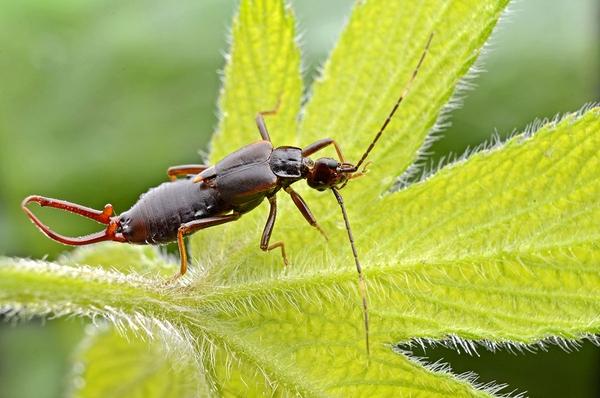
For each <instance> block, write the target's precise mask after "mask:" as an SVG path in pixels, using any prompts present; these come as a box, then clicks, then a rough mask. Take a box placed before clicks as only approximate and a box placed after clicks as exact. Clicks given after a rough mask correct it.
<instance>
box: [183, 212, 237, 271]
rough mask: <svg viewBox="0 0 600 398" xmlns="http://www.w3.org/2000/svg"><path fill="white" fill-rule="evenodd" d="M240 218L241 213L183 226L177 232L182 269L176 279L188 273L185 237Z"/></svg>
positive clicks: (196, 221)
mask: <svg viewBox="0 0 600 398" xmlns="http://www.w3.org/2000/svg"><path fill="white" fill-rule="evenodd" d="M240 217H241V214H240V213H231V214H226V215H224V216H215V217H208V218H201V219H199V220H194V221H190V222H188V223H185V224H181V226H180V227H179V229H178V230H177V245H178V246H179V257H180V258H181V267H180V269H179V274H178V275H176V277H180V276H182V275H184V274H185V273H186V272H187V252H186V250H185V242H184V240H183V237H184V236H185V235H189V234H192V233H194V232H196V231H199V230H201V229H205V228H209V227H213V226H215V225H220V224H225V223H228V222H231V221H235V220H237V219H238V218H240Z"/></svg>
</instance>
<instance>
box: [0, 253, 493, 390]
mask: <svg viewBox="0 0 600 398" xmlns="http://www.w3.org/2000/svg"><path fill="white" fill-rule="evenodd" d="M328 280H329V282H328ZM274 282H276V283H274V284H273V285H272V286H271V288H269V289H267V288H266V286H264V285H259V284H255V285H240V286H231V287H227V288H219V287H217V286H202V287H200V286H198V287H196V288H190V287H187V288H180V289H173V288H172V287H166V286H165V285H164V283H161V282H160V281H156V280H151V279H145V278H142V277H140V276H135V275H128V276H126V275H123V274H120V273H118V272H114V271H113V272H108V271H104V270H102V269H100V268H97V269H90V268H85V267H78V268H74V267H70V266H59V265H56V264H49V263H43V262H34V261H29V260H11V259H0V303H1V304H2V307H6V308H10V312H8V315H9V316H10V317H13V318H15V317H17V318H19V317H26V316H28V315H31V314H37V315H40V314H55V315H67V314H77V315H86V316H89V317H92V318H94V317H96V316H103V317H105V318H107V319H109V320H110V321H111V322H112V323H113V324H115V325H116V326H118V327H120V328H126V329H127V330H132V331H133V332H134V334H133V335H131V334H130V335H129V336H130V339H132V340H133V344H134V346H133V347H131V348H127V350H128V351H129V350H131V355H130V354H128V353H124V356H125V357H124V359H126V358H127V357H130V358H133V357H134V353H135V352H136V351H138V350H140V348H139V347H136V345H138V344H141V343H140V341H139V340H138V339H140V338H147V336H148V335H154V333H155V331H156V330H159V331H160V334H158V336H163V338H164V336H168V338H167V339H165V340H166V342H167V343H168V342H172V341H175V342H177V344H181V345H183V346H185V344H192V346H193V347H194V349H195V351H194V355H195V356H196V358H195V359H196V360H197V361H198V362H199V363H201V364H202V365H203V367H202V369H200V371H201V372H202V376H201V378H202V379H204V380H206V383H207V384H206V385H208V386H210V387H211V389H212V390H213V391H218V392H220V393H221V395H223V394H227V393H229V394H242V393H245V392H248V393H249V394H250V395H264V394H267V393H269V394H271V393H273V392H275V393H277V394H281V395H292V394H297V393H299V394H302V395H304V396H326V395H340V396H346V395H348V394H350V395H359V394H360V395H362V394H367V395H377V396H381V395H386V394H390V393H392V391H393V393H394V394H400V395H402V394H403V393H406V394H417V393H420V394H425V395H427V396H438V395H439V396H447V395H452V396H478V395H481V396H484V395H486V394H484V393H482V392H478V391H475V390H473V388H472V387H471V386H470V385H469V384H468V383H467V382H466V381H462V380H457V379H456V378H455V377H454V376H452V375H451V374H449V373H447V372H441V373H436V372H434V371H432V370H428V369H427V368H425V367H423V366H422V365H420V364H418V363H414V362H412V361H410V360H408V359H407V358H405V357H404V356H399V355H397V354H395V353H394V352H392V350H391V349H390V347H389V346H387V345H379V344H378V345H376V346H375V347H374V348H375V350H374V355H373V356H372V357H371V362H370V364H369V366H367V360H366V356H365V352H364V346H363V345H362V340H361V336H362V330H361V329H360V326H357V325H356V322H354V321H353V320H352V319H351V317H353V316H354V315H356V313H355V312H356V311H355V308H354V306H353V305H349V303H348V302H347V297H348V296H347V295H348V294H349V292H351V294H355V293H356V292H355V291H354V275H341V276H339V277H336V275H318V274H317V275H312V276H310V275H306V276H304V280H300V279H298V278H294V279H283V280H280V281H274ZM334 290H335V292H334ZM322 294H325V295H322ZM335 301H337V302H338V303H340V304H341V305H340V306H339V307H338V308H332V307H330V305H332V304H336V303H335ZM315 311H321V313H320V314H319V313H316V312H315ZM110 339H113V338H112V337H110ZM104 342H106V341H104V340H103V341H101V342H97V343H95V344H93V345H91V348H90V349H89V351H88V353H87V354H84V360H85V361H88V360H90V359H89V358H97V356H101V357H105V356H106V355H112V354H111V353H115V352H117V353H119V355H120V353H121V351H119V347H120V345H121V344H122V342H120V341H116V342H115V341H112V340H111V341H109V342H107V343H106V344H104ZM104 346H106V347H104ZM101 347H104V348H101ZM146 349H151V350H153V351H155V350H157V349H159V347H158V346H154V345H151V346H149V347H146ZM138 357H139V356H138ZM159 358H162V361H164V358H163V356H159ZM145 361H146V360H145V359H143V358H142V359H141V360H140V362H141V364H140V366H133V365H132V368H131V369H130V370H129V371H128V372H124V371H121V372H120V373H119V375H120V376H122V378H121V383H123V385H129V384H131V385H132V391H134V390H133V386H134V385H135V383H139V382H140V377H141V376H140V373H139V371H140V367H141V366H142V364H143V363H144V362H145ZM182 361H183V362H184V363H187V362H186V361H187V359H186V357H183V360H182ZM102 364H104V361H102ZM317 364H319V365H317ZM111 366H115V367H118V366H123V365H122V364H119V361H117V362H115V363H114V365H111ZM160 366H163V364H162V363H161V364H160ZM164 366H167V365H166V364H164ZM101 370H102V367H99V368H98V369H97V368H91V369H90V371H89V373H88V374H87V375H88V377H92V376H91V375H92V374H98V373H94V372H100V371H101ZM156 377H158V375H157V374H155V373H153V374H152V375H150V376H148V377H147V378H144V381H143V383H142V384H144V383H149V384H152V385H153V384H154V383H156ZM136 380H137V381H136ZM415 380H417V381H416V382H415ZM86 383H87V381H86ZM90 383H91V384H92V386H91V387H90V390H89V394H90V395H94V394H96V393H98V394H101V393H102V391H109V390H111V389H112V388H113V387H115V383H116V380H113V379H106V378H102V379H101V380H98V381H94V380H90ZM104 383H106V384H104ZM199 383H200V382H199ZM94 386H95V387H94ZM192 387H194V388H198V389H200V388H202V385H200V386H198V385H196V386H193V385H192V386H190V388H192ZM104 389H106V390H104ZM98 390H100V391H98ZM135 391H137V390H135ZM85 396H87V395H85ZM166 396H178V395H177V394H175V395H166Z"/></svg>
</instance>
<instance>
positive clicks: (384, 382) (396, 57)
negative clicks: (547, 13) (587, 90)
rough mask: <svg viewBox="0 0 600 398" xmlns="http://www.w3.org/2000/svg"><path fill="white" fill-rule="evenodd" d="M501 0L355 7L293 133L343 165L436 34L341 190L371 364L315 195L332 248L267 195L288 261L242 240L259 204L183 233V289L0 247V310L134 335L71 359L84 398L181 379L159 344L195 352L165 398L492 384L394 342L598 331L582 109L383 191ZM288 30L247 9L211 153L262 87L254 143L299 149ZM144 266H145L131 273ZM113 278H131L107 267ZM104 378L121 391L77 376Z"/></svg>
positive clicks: (595, 160) (590, 148) (586, 121)
mask: <svg viewBox="0 0 600 398" xmlns="http://www.w3.org/2000/svg"><path fill="white" fill-rule="evenodd" d="M436 5H437V6H436ZM505 5H506V1H504V0H496V1H493V0H486V1H483V2H482V1H466V2H448V3H444V4H442V5H440V4H438V3H436V2H433V1H431V2H413V3H407V4H404V5H403V7H397V6H395V5H393V4H390V2H383V1H369V2H365V3H358V4H357V5H356V7H355V8H356V9H355V12H354V14H353V16H352V18H351V20H350V22H349V24H348V26H347V28H346V30H345V32H344V33H343V35H342V39H341V41H340V44H339V46H338V47H337V48H336V50H335V51H334V53H333V55H332V58H331V60H330V61H329V62H328V63H327V65H326V67H325V72H324V74H323V77H322V79H321V81H320V82H319V83H318V84H317V85H316V87H315V89H314V96H313V98H312V99H311V100H310V103H309V105H308V106H307V109H306V117H305V119H304V121H303V124H302V128H301V130H300V133H301V134H300V135H299V137H300V140H299V141H301V142H299V144H307V143H308V142H304V141H311V140H313V139H316V138H321V137H323V136H325V135H333V133H329V132H325V133H322V131H319V129H320V128H321V127H323V128H326V129H329V128H331V129H335V130H336V135H335V138H336V139H338V140H339V141H340V143H341V144H343V148H344V150H345V151H346V153H347V155H348V156H349V159H351V160H353V159H355V158H357V157H358V156H359V155H360V153H361V152H362V151H363V150H364V148H365V147H366V145H367V143H368V142H369V140H370V139H371V137H372V135H370V134H363V133H360V134H359V133H357V132H359V131H363V130H364V131H367V130H368V131H373V132H374V131H375V130H376V128H377V127H378V125H379V123H380V122H382V121H383V119H384V118H385V116H386V114H387V112H388V111H389V110H388V108H389V107H391V105H393V101H394V99H395V97H396V96H397V94H398V93H399V91H400V90H401V87H402V86H403V84H404V82H405V81H406V80H407V77H408V75H409V74H410V72H411V70H412V68H414V64H416V59H417V58H418V57H419V55H420V52H421V51H422V48H423V45H424V41H425V38H426V37H427V36H428V34H429V33H430V32H432V31H433V32H435V39H434V40H435V41H434V45H433V46H432V48H431V53H430V54H429V55H428V57H427V59H426V63H425V64H424V67H423V70H422V71H421V72H422V73H420V74H419V77H418V79H417V81H415V85H414V87H413V91H411V94H410V95H409V97H408V98H407V102H406V103H405V104H403V105H402V108H401V109H402V110H401V111H400V113H399V115H398V117H397V118H395V119H394V121H393V123H392V125H391V126H390V130H389V131H388V132H387V134H386V136H385V137H384V138H383V139H382V141H381V143H380V144H379V145H378V146H377V147H376V149H375V152H374V153H373V157H372V158H371V159H372V160H374V161H375V164H374V165H373V168H372V171H371V172H370V173H369V174H368V175H367V176H365V177H362V178H361V179H359V180H356V181H352V182H351V183H350V184H349V186H348V188H346V189H345V190H344V194H345V195H346V198H347V204H348V207H349V209H350V215H351V222H352V225H353V227H354V229H355V235H356V241H357V246H358V249H359V253H360V258H361V259H362V261H363V263H364V265H365V274H366V277H367V281H368V288H369V300H370V314H371V324H370V325H371V349H372V353H371V356H370V357H367V355H366V353H365V346H364V333H365V332H364V329H363V325H362V322H361V319H362V313H361V307H360V299H359V295H358V291H357V284H356V271H355V270H354V268H353V266H352V265H351V264H352V263H351V256H350V252H349V246H348V242H347V241H346V236H345V231H343V229H342V228H341V227H342V224H341V223H340V221H341V218H340V216H339V212H338V210H337V207H336V205H335V202H334V201H333V197H331V195H321V197H320V198H319V197H318V195H313V194H312V193H311V194H307V195H306V197H307V199H309V198H310V200H309V203H310V204H311V205H312V204H313V203H314V204H315V206H314V207H315V209H316V210H317V216H318V217H319V219H320V220H321V223H322V224H323V226H324V227H325V229H326V231H327V232H328V234H329V235H330V241H329V242H328V243H327V244H325V242H323V241H322V239H321V238H320V237H319V236H318V235H317V234H316V233H315V231H313V230H310V229H309V227H306V228H303V227H304V226H305V224H304V220H302V218H301V216H300V215H298V212H297V211H295V210H294V209H293V208H292V207H291V206H289V200H288V201H286V202H284V203H287V205H284V206H282V211H281V214H282V215H283V214H285V223H283V222H281V220H280V223H279V225H278V228H279V229H278V230H276V233H275V234H274V236H273V241H276V240H279V239H281V237H285V239H286V244H287V245H288V250H289V251H290V253H291V254H292V261H293V263H292V265H291V266H290V267H288V268H287V269H282V266H281V259H280V256H279V254H278V253H269V254H265V253H260V251H259V250H258V241H259V236H260V231H261V229H262V224H263V223H264V219H265V218H264V217H265V210H266V209H264V208H263V209H257V210H255V211H253V212H252V213H251V214H249V215H246V216H244V217H243V218H242V219H241V220H240V221H238V222H236V223H234V224H231V225H226V226H222V227H218V228H214V229H211V230H209V231H203V232H202V233H199V234H198V235H197V237H195V238H194V239H193V245H192V246H193V250H192V252H193V257H194V258H195V259H196V261H197V262H198V263H199V264H194V266H193V267H192V269H193V271H192V272H191V273H190V275H189V276H188V277H187V278H186V279H184V280H182V281H179V283H178V284H165V283H164V280H163V279H162V278H161V277H157V278H155V277H154V275H155V274H160V273H161V272H162V271H161V270H167V269H168V268H169V265H168V264H169V262H168V261H162V259H161V258H160V256H158V254H157V253H156V252H153V251H152V252H146V251H144V250H143V249H142V250H137V249H135V250H134V251H132V252H128V254H125V255H126V256H127V259H126V260H123V261H121V260H118V261H116V262H115V264H114V267H115V268H116V269H118V270H119V271H117V270H110V268H111V267H107V266H108V265H109V264H110V263H107V261H109V262H110V261H111V260H110V259H111V258H114V256H119V254H118V253H125V252H119V251H118V250H121V249H117V248H116V247H114V248H113V247H100V248H98V249H97V251H94V250H93V249H92V250H89V251H86V252H80V253H79V254H77V255H76V256H75V257H74V258H72V259H69V260H68V261H67V260H64V259H63V262H65V263H77V264H81V263H88V264H95V265H100V266H101V267H104V268H100V267H98V268H90V267H85V266H80V267H73V266H65V265H57V264H51V263H45V262H36V261H30V260H12V259H0V308H2V309H3V312H4V313H6V314H7V315H8V317H10V318H15V317H26V316H29V315H46V314H52V315H69V314H76V315H85V316H89V317H92V318H95V317H99V316H101V317H103V318H106V319H108V320H110V321H111V322H112V324H113V325H115V326H116V327H117V328H119V329H121V331H122V332H123V333H126V334H127V336H128V337H129V339H130V340H134V341H133V342H132V344H131V345H124V342H123V340H121V337H117V336H116V335H114V334H113V332H111V331H108V332H106V335H101V336H98V337H97V338H96V342H95V343H93V344H90V345H89V347H88V350H87V351H84V352H83V353H82V358H83V360H84V362H86V363H89V367H87V368H86V369H88V373H87V374H86V376H85V377H86V379H87V380H89V383H87V382H86V385H87V386H88V387H87V388H89V389H88V390H85V388H86V387H84V389H83V390H81V391H85V392H86V394H88V393H89V394H90V395H92V396H93V395H98V394H102V392H103V391H109V390H110V391H114V389H113V388H119V387H120V386H123V385H129V384H128V383H132V384H131V385H132V386H133V388H132V389H131V390H130V391H136V392H137V391H143V390H144V388H145V386H156V385H164V384H165V383H166V381H165V380H166V379H165V377H167V376H169V375H170V376H172V378H169V377H167V379H168V380H169V381H172V380H173V378H175V380H179V379H177V378H178V377H181V374H180V373H179V372H178V371H177V368H173V369H170V367H169V366H170V365H169V364H170V363H171V362H170V361H171V360H172V359H171V358H173V357H171V356H169V355H167V354H169V351H168V348H169V347H173V350H174V351H173V352H175V353H177V352H179V353H182V352H184V351H186V350H187V352H188V353H189V352H191V353H192V355H191V356H187V355H182V356H181V358H182V363H184V364H189V366H190V368H191V369H193V371H194V372H196V374H195V375H194V376H193V377H191V378H187V379H185V381H186V382H189V384H186V386H189V388H190V390H187V387H182V388H185V391H183V390H180V391H179V392H176V393H171V392H165V396H180V395H185V394H186V393H187V391H194V392H197V393H198V394H201V393H202V392H203V391H204V389H203V388H204V387H207V388H209V389H210V390H211V391H212V392H217V393H220V394H221V395H242V394H246V395H256V396H259V395H282V396H291V395H297V394H300V395H303V396H427V397H430V396H440V397H441V396H453V397H454V396H488V395H490V394H492V395H493V394H494V393H495V390H493V389H492V390H487V391H484V389H478V388H477V387H475V386H474V385H473V384H472V383H470V382H468V381H466V380H462V379H460V378H457V377H456V376H454V375H452V374H450V373H449V372H448V371H447V370H445V369H440V368H428V367H426V366H424V365H423V364H421V363H420V362H418V361H415V360H413V359H411V358H410V357H408V356H406V354H405V353H404V352H403V351H401V350H400V348H406V347H409V346H410V344H411V343H412V342H413V341H414V340H415V339H436V340H440V339H441V340H445V341H447V342H453V343H455V344H462V345H463V347H464V348H465V349H467V350H471V349H472V348H473V343H472V341H478V342H483V343H485V344H489V345H491V346H495V345H498V344H522V343H527V344H529V343H536V342H543V341H544V340H545V339H550V338H552V339H554V340H555V341H562V340H560V338H567V339H579V338H582V337H585V336H587V335H590V334H595V333H598V331H599V329H600V324H599V322H598V318H597V314H598V312H599V310H600V296H599V295H597V294H595V293H594V292H595V291H597V290H598V287H599V285H600V275H599V273H598V270H597V268H598V267H597V264H598V261H599V256H600V251H599V250H598V249H599V245H600V232H599V230H598V228H597V225H599V222H600V206H599V205H598V202H597V198H598V197H600V181H599V180H598V172H597V171H598V170H599V169H600V160H599V156H598V153H599V151H600V111H599V110H598V108H595V109H591V110H589V111H587V112H586V113H585V114H581V115H570V116H568V117H567V118H565V119H564V120H563V121H561V122H560V123H548V124H545V125H543V126H541V128H540V129H539V131H537V132H536V133H535V134H524V135H520V136H516V137H514V138H513V139H512V140H510V141H509V142H507V143H506V144H504V145H502V146H498V147H496V148H491V149H489V150H484V151H482V152H480V153H478V154H475V155H473V156H471V157H470V158H468V159H466V160H463V161H460V162H457V163H455V164H453V165H450V166H448V167H446V168H443V169H442V170H440V171H438V173H436V174H435V175H434V176H432V177H431V178H429V179H426V180H424V181H421V182H419V183H417V184H414V185H412V186H410V187H409V188H407V189H404V190H402V191H399V192H396V193H387V194H386V192H387V190H388V188H389V186H390V184H391V182H392V181H393V180H394V179H395V178H396V177H397V176H398V175H399V174H400V173H402V172H403V171H404V170H405V169H406V167H407V166H408V164H410V162H411V161H412V160H414V156H415V153H416V150H417V148H418V147H419V145H420V143H421V142H422V141H423V139H424V137H425V135H426V134H427V132H428V131H429V130H430V128H431V127H432V125H433V123H434V121H435V120H436V117H437V115H438V113H439V111H440V109H441V107H442V106H443V104H445V103H446V101H447V100H448V99H449V97H450V95H451V94H452V92H453V90H454V89H455V86H456V84H457V82H458V80H459V79H460V78H461V77H462V76H463V75H464V74H465V73H466V71H467V70H468V68H469V67H470V65H472V63H473V61H474V59H475V57H476V56H477V54H478V51H479V49H480V48H481V46H482V45H483V42H484V41H485V39H486V37H487V35H489V33H490V31H491V29H492V27H493V26H494V24H495V23H496V21H497V18H498V16H499V14H500V12H501V11H502V9H503V7H504V6H505ZM293 39H294V21H293V18H292V17H291V14H290V12H289V11H288V10H287V9H286V8H285V7H284V6H283V5H282V2H280V1H267V0H257V1H250V0H246V1H243V2H242V4H241V7H240V12H239V14H238V16H237V17H236V20H235V22H234V25H233V42H232V49H231V55H230V57H229V60H228V65H227V67H226V70H225V88H224V92H223V94H222V97H221V111H222V112H223V115H222V119H221V123H220V127H219V129H220V133H219V134H218V135H217V136H216V138H215V141H214V142H213V155H212V156H213V160H218V159H219V158H220V157H221V156H223V155H224V154H226V153H229V152H231V151H232V150H234V149H236V148H238V147H239V146H241V145H244V144H246V143H249V142H252V141H255V140H256V139H258V137H259V136H258V133H257V131H256V129H255V128H254V126H253V123H252V119H253V116H254V114H255V113H256V112H257V111H259V110H265V109H269V108H272V107H273V106H272V105H271V104H270V103H271V102H272V103H273V104H276V103H277V102H278V98H279V97H281V109H280V111H279V113H278V114H277V115H275V116H272V117H267V125H268V126H269V128H270V130H271V132H272V134H271V137H272V138H273V141H274V144H275V145H285V144H296V143H297V141H296V137H297V130H298V128H297V125H296V117H297V113H298V110H299V103H300V96H301V90H302V88H301V83H300V82H301V79H300V75H299V54H298V51H297V48H296V46H295V43H294V41H293ZM281 92H282V93H283V94H281V95H280V93H281ZM342 95H343V97H342ZM336 99H338V100H339V101H337V102H336ZM388 102H389V106H388V105H385V104H384V103H388ZM337 131H339V132H340V133H339V134H340V135H337ZM324 153H327V152H326V151H324ZM328 196H329V197H328ZM321 198H323V199H321ZM282 202H283V201H282ZM125 250H128V249H125ZM102 253H105V255H103V254H102ZM155 256H156V257H155ZM128 262H129V264H128ZM106 268H109V270H107V269H106ZM142 269H148V270H149V272H148V273H146V274H145V275H144V276H142V275H140V274H138V273H136V272H139V270H142ZM128 270H135V271H136V272H132V273H130V274H127V275H126V274H123V273H122V272H123V271H128ZM141 338H144V339H147V338H154V339H155V340H151V342H150V343H149V344H147V343H145V342H142V341H141V340H139V339H141ZM159 341H160V342H162V344H158V342H159ZM145 349H148V350H150V351H145ZM123 350H125V351H127V353H126V354H125V355H123V357H119V358H118V359H119V360H115V361H113V362H109V363H108V364H107V367H108V368H110V369H102V368H101V367H98V368H97V367H95V364H96V363H98V362H102V363H103V362H105V361H104V360H102V359H96V360H94V359H93V358H105V357H106V356H115V355H118V353H119V352H123ZM181 350H183V351H181ZM149 352H150V353H149ZM146 355H148V356H146ZM152 357H154V358H156V357H158V358H159V360H157V361H154V362H153V361H152V360H151V358H152ZM191 357H193V358H194V360H193V361H191V362H190V361H188V359H189V358H191ZM128 358H129V359H134V361H133V364H131V365H130V367H127V366H126V365H125V364H126V363H127V359H128ZM149 364H151V365H153V366H149ZM119 369H121V370H119ZM156 369H158V370H157V371H154V370H156ZM144 370H147V372H144ZM163 370H164V371H163ZM107 372H111V373H114V374H119V375H120V376H122V378H123V384H121V385H119V383H118V382H117V378H114V379H106V378H104V377H103V376H97V379H98V380H95V379H96V377H92V376H91V375H92V374H96V375H99V374H106V373H107ZM136 380H137V382H136ZM140 380H141V381H140ZM104 382H107V384H105V385H103V384H102V383H104ZM135 383H138V384H135ZM176 384H178V383H176ZM104 388H105V389H104ZM149 388H151V389H152V390H154V388H152V387H149ZM85 396H88V395H85Z"/></svg>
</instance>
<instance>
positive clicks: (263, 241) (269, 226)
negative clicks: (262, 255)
mask: <svg viewBox="0 0 600 398" xmlns="http://www.w3.org/2000/svg"><path fill="white" fill-rule="evenodd" d="M269 204H270V205H271V208H270V209H269V217H268V218H267V223H266V224H265V229H264V230H263V233H262V237H261V238H260V248H261V250H262V251H265V252H266V251H269V250H273V249H276V248H278V247H279V248H281V257H283V263H284V264H285V265H286V266H287V265H289V262H288V259H287V256H286V255H285V244H284V243H283V241H279V242H275V243H273V244H272V245H269V241H270V240H271V233H272V232H273V227H274V226H275V219H276V218H277V198H276V197H275V195H273V196H271V197H270V198H269Z"/></svg>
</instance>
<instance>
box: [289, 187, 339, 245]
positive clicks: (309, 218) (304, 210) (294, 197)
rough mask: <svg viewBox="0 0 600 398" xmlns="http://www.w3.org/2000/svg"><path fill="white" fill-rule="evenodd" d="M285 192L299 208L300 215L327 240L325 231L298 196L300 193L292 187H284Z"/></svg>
mask: <svg viewBox="0 0 600 398" xmlns="http://www.w3.org/2000/svg"><path fill="white" fill-rule="evenodd" d="M285 192H287V193H288V194H290V197H291V198H292V200H293V201H294V204H295V205H296V207H297V208H298V210H300V213H302V215H303V216H304V219H305V220H306V221H307V222H308V223H309V224H310V225H312V226H313V227H315V228H316V229H317V230H318V231H319V232H320V233H321V235H323V237H324V238H325V240H329V238H328V237H327V235H326V234H325V231H323V229H322V228H321V226H320V225H319V223H317V219H316V218H315V216H314V215H313V214H312V211H310V209H309V208H308V205H307V204H306V202H305V201H304V199H302V196H300V194H298V192H296V191H294V190H293V189H292V187H287V188H285Z"/></svg>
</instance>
